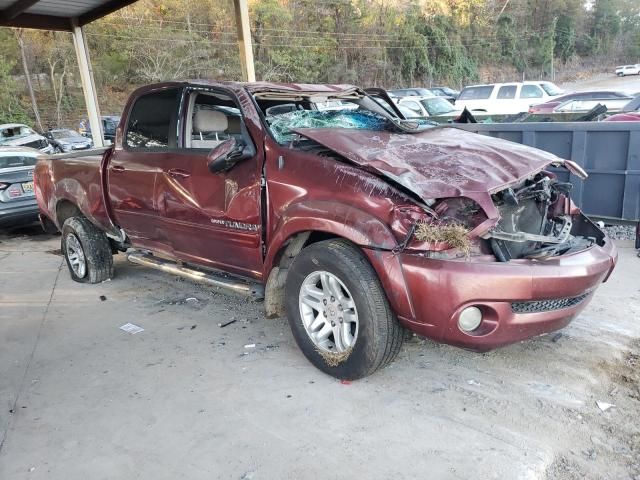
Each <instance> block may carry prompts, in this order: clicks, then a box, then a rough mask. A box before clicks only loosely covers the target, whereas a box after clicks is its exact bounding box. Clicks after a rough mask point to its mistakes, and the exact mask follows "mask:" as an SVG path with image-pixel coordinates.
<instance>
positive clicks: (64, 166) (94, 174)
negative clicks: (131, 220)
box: [34, 150, 118, 235]
mask: <svg viewBox="0 0 640 480" xmlns="http://www.w3.org/2000/svg"><path fill="white" fill-rule="evenodd" d="M110 152H111V151H110V150H107V151H106V152H105V153H104V154H102V152H101V151H99V150H96V151H95V153H94V152H88V153H89V155H84V156H73V157H71V158H69V157H64V156H60V157H58V156H50V157H42V158H41V159H39V160H38V164H37V165H36V169H35V172H34V180H35V184H36V197H37V199H38V205H39V206H40V210H41V211H42V213H44V214H45V215H46V216H47V217H49V218H50V219H51V220H52V221H53V222H54V223H55V224H56V226H57V227H58V229H61V228H62V225H61V224H60V222H59V218H58V215H57V207H58V205H59V204H60V202H62V201H68V202H71V203H72V204H74V205H75V206H77V207H78V208H79V209H80V211H81V212H82V214H83V215H84V216H86V217H87V218H88V219H89V220H90V221H91V222H92V223H93V224H94V225H96V226H98V227H99V228H101V229H102V230H104V231H106V232H109V233H112V234H114V235H117V234H118V231H117V229H116V228H115V226H114V225H113V223H112V221H111V219H110V216H109V212H108V210H107V205H106V203H105V195H104V190H103V186H104V183H103V178H104V177H103V174H102V170H103V166H104V164H105V162H106V161H107V159H108V156H109V154H110Z"/></svg>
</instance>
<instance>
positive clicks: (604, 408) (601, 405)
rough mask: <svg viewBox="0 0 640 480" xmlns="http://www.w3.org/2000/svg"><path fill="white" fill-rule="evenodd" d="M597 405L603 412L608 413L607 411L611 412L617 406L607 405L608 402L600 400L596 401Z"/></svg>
mask: <svg viewBox="0 0 640 480" xmlns="http://www.w3.org/2000/svg"><path fill="white" fill-rule="evenodd" d="M596 405H597V406H598V408H599V409H600V410H602V411H603V412H606V411H607V410H609V409H610V408H613V407H615V405H614V404H613V403H607V402H601V401H600V400H596Z"/></svg>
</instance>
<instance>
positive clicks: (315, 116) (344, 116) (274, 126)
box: [269, 110, 389, 145]
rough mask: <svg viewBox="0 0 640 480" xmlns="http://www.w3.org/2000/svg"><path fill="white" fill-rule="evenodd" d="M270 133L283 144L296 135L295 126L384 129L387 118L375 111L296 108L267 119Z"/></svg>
mask: <svg viewBox="0 0 640 480" xmlns="http://www.w3.org/2000/svg"><path fill="white" fill-rule="evenodd" d="M269 120H270V125H269V126H270V127H271V133H272V134H273V137H274V138H275V140H276V142H278V143H279V144H281V145H284V144H286V143H288V142H291V141H292V140H294V139H295V138H296V137H297V136H298V135H297V134H296V133H295V132H294V131H293V129H296V128H347V129H353V128H355V129H360V130H362V129H367V130H374V131H381V130H384V129H385V128H386V127H387V125H388V124H389V122H388V120H387V119H385V118H382V117H381V116H380V115H376V114H375V113H371V112H366V111H358V112H354V111H353V110H329V111H324V112H323V111H318V110H298V111H296V112H290V113H284V114H282V115H277V116H274V117H272V118H270V119H269Z"/></svg>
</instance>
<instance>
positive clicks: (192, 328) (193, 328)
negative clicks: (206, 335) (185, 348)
mask: <svg viewBox="0 0 640 480" xmlns="http://www.w3.org/2000/svg"><path fill="white" fill-rule="evenodd" d="M197 326H198V325H191V329H190V330H195V329H196V327H197Z"/></svg>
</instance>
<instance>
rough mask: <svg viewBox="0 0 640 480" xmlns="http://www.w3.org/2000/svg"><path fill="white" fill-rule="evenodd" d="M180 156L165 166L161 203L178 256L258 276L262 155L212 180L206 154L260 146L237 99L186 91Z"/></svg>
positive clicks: (223, 93)
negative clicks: (230, 143)
mask: <svg viewBox="0 0 640 480" xmlns="http://www.w3.org/2000/svg"><path fill="white" fill-rule="evenodd" d="M182 104H183V111H182V112H181V115H180V117H181V118H182V119H184V121H183V122H182V124H181V125H180V130H181V132H182V134H181V140H180V148H179V149H178V151H177V152H176V153H175V154H174V155H172V156H171V157H170V158H167V159H166V160H165V161H164V162H163V163H162V168H161V170H160V171H159V172H158V177H157V183H156V196H157V200H158V205H159V210H160V212H161V215H162V221H163V222H164V225H165V230H166V231H167V232H168V235H169V237H170V239H171V246H172V249H173V253H174V255H175V256H176V257H177V258H179V259H181V260H183V261H185V262H191V263H196V264H200V265H204V266H208V267H212V268H219V269H224V270H228V271H232V272H235V273H237V274H241V275H245V276H249V277H259V276H260V275H261V272H262V250H261V245H262V242H261V238H262V237H261V233H262V220H261V218H262V217H261V210H260V205H261V186H260V179H261V170H262V158H263V154H262V152H261V151H259V149H257V150H254V151H257V153H256V155H255V156H254V157H253V158H249V159H245V160H243V161H241V162H239V163H238V164H236V165H234V166H233V167H232V168H231V169H229V170H228V171H226V172H217V173H211V172H210V171H209V168H208V158H207V156H208V154H209V153H210V152H211V150H212V149H214V148H215V147H216V146H218V145H220V144H221V143H222V142H224V141H225V140H227V139H229V138H234V139H235V140H236V142H238V143H240V142H245V143H247V142H252V143H253V145H254V147H255V146H256V143H255V142H254V140H253V139H252V138H251V137H250V136H249V134H248V132H247V130H246V128H245V127H244V116H243V112H242V110H241V108H240V105H239V102H238V100H237V99H236V98H235V96H234V94H232V93H231V92H228V91H225V90H207V91H204V90H202V89H198V90H187V91H186V92H185V94H184V98H183V101H182Z"/></svg>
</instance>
